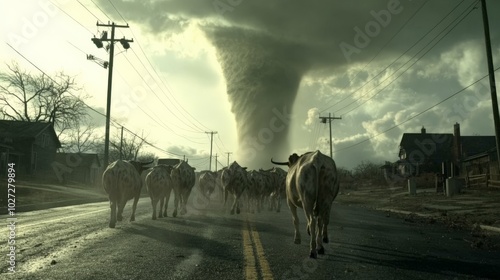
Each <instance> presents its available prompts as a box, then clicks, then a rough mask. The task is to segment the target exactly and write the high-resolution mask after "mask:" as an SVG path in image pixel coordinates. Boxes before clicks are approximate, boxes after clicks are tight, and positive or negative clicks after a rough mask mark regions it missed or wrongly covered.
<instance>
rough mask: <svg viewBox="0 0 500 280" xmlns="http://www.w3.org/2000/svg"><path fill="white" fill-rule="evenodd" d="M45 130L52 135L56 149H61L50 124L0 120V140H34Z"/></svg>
mask: <svg viewBox="0 0 500 280" xmlns="http://www.w3.org/2000/svg"><path fill="white" fill-rule="evenodd" d="M47 129H48V130H49V131H50V133H51V134H52V135H53V137H54V139H55V141H56V144H57V145H58V147H61V142H59V138H58V137H57V135H56V132H55V130H54V127H53V126H52V123H48V122H26V121H13V120H0V139H1V138H12V139H18V140H25V139H35V138H36V137H38V136H39V135H40V134H41V133H42V132H44V131H46V130H47Z"/></svg>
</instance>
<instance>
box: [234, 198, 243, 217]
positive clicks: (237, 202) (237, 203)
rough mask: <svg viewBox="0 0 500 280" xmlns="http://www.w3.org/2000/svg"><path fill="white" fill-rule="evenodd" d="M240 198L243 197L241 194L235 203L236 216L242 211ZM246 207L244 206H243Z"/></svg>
mask: <svg viewBox="0 0 500 280" xmlns="http://www.w3.org/2000/svg"><path fill="white" fill-rule="evenodd" d="M240 197H241V194H240V195H239V196H238V197H237V198H236V199H235V202H236V214H239V213H240V212H241V211H240V206H241V205H240V203H241V201H240ZM243 206H244V205H243Z"/></svg>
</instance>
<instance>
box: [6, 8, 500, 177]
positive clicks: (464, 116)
mask: <svg viewBox="0 0 500 280" xmlns="http://www.w3.org/2000/svg"><path fill="white" fill-rule="evenodd" d="M486 2H487V5H488V11H489V20H490V32H491V36H492V44H493V52H494V54H493V56H494V63H495V67H498V65H499V63H500V62H499V59H500V2H499V1H492V0H487V1H486ZM1 5H2V7H1V9H0V18H1V21H2V24H1V25H0V33H1V34H2V35H3V38H4V42H5V43H4V44H2V45H1V46H0V52H1V57H2V59H3V62H5V63H8V62H10V61H18V62H19V63H20V64H21V65H22V66H23V67H25V68H26V69H28V70H29V71H31V72H33V73H36V72H37V71H38V70H37V69H36V68H35V67H33V66H32V65H31V64H29V63H28V62H27V61H26V60H24V59H23V58H22V57H21V56H20V55H19V54H18V53H17V52H16V51H14V50H13V49H15V50H17V51H18V52H19V53H21V54H22V55H23V56H25V57H26V58H27V59H28V60H30V61H31V62H32V63H34V64H35V65H36V66H37V67H39V68H40V69H42V70H43V71H45V72H46V73H48V74H53V73H55V72H56V71H61V70H62V71H64V72H66V73H68V74H71V75H75V76H76V81H77V82H78V84H79V85H81V86H82V87H83V88H84V92H85V93H87V94H89V95H90V96H92V98H91V99H89V100H87V103H88V105H90V106H91V107H93V108H95V109H96V110H98V111H100V112H103V113H104V108H105V105H106V88H107V70H105V69H103V68H102V67H100V66H99V65H97V64H95V63H94V62H91V61H88V60H86V54H93V55H94V56H96V57H99V58H101V59H103V60H108V54H107V53H106V52H105V51H104V50H103V49H97V48H96V47H95V45H94V44H93V43H92V41H91V40H90V38H92V37H93V36H97V37H100V36H101V34H102V33H101V32H103V31H106V30H108V28H106V27H98V26H96V22H97V21H99V22H101V23H107V22H108V21H114V22H115V23H117V24H126V23H128V24H129V26H130V28H117V30H116V37H117V38H122V37H126V38H129V39H132V38H133V39H134V42H133V43H131V48H130V49H129V50H128V51H124V50H123V49H122V47H121V46H120V45H119V44H117V45H116V46H117V47H116V49H115V61H114V64H115V66H114V74H113V102H112V110H111V112H112V118H113V119H114V120H115V121H116V122H118V123H119V124H121V125H124V126H125V127H126V128H127V129H130V130H132V131H134V132H136V133H137V134H144V135H145V136H147V139H148V141H150V142H151V143H153V144H154V145H155V146H156V147H158V148H160V149H163V150H166V151H169V152H172V153H174V154H178V155H186V157H188V158H190V164H192V165H194V166H196V167H197V168H198V169H206V168H208V159H207V158H208V154H209V151H210V135H209V134H206V133H205V132H208V131H217V132H218V133H217V134H215V135H214V145H213V150H214V154H215V153H217V154H218V156H219V161H220V162H221V163H222V164H224V165H225V164H226V162H227V154H226V153H227V152H232V154H231V155H230V157H231V158H230V160H231V161H233V160H237V161H239V162H241V164H242V165H247V166H249V167H250V168H259V167H265V168H267V167H270V164H269V159H270V158H271V157H273V158H274V159H275V160H286V159H287V158H288V155H289V154H291V153H293V152H297V153H299V154H300V153H303V152H305V151H310V150H316V149H320V150H321V151H322V152H324V153H325V154H329V144H328V124H322V123H320V121H319V116H320V115H321V116H328V114H329V113H331V114H332V115H334V116H335V117H341V118H342V119H336V120H334V121H333V123H332V131H333V150H334V154H333V157H334V159H335V160H336V162H337V165H339V166H343V167H346V168H352V167H354V166H356V165H357V164H359V163H360V162H361V161H373V162H376V163H379V162H383V161H385V160H387V161H395V160H397V159H398V158H397V155H398V151H399V150H398V144H399V141H400V140H401V137H402V134H403V133H405V132H413V133H414V132H420V129H421V127H422V126H425V128H426V129H427V132H429V133H452V132H453V124H454V123H455V122H458V123H460V125H461V132H462V135H493V134H494V132H493V131H494V130H493V120H492V109H491V100H490V94H489V85H488V79H487V78H485V79H483V80H481V81H479V82H477V83H475V82H476V81H477V80H479V79H481V78H482V77H484V76H485V75H487V66H486V56H485V45H484V31H483V25H482V15H481V9H480V3H479V1H476V0H464V1H458V0H442V1H424V0H400V1H397V0H380V1H379V0H377V1H375V0H358V1H349V2H347V1H340V0H336V1H333V0H323V1H319V0H317V1H299V0H293V1H290V0H287V1H285V0H276V1H271V0H208V1H200V0H170V1H139V0H128V1H117V0H111V1H108V0H93V1H90V0H80V1H62V0H59V1H56V0H54V1H44V0H39V1H2V4H1ZM7 43H8V44H10V45H11V46H12V48H11V47H9V46H8V45H7ZM1 67H2V69H5V67H4V65H2V66H1ZM497 72H498V71H497ZM496 77H497V81H498V80H499V79H500V77H499V75H498V73H497V75H496ZM473 83H475V84H473ZM471 84H473V85H472V86H471ZM497 84H498V83H497ZM464 88H467V89H465V90H463V89H464ZM456 93H458V94H456ZM454 94H456V95H454ZM452 95H454V96H453V97H451V98H450V99H448V100H447V101H445V102H443V103H440V102H441V101H443V100H445V99H446V98H448V97H450V96H452ZM438 103H440V104H438ZM435 105H436V106H435ZM433 106H435V107H433ZM429 108H431V109H430V110H427V109H429ZM426 110H427V111H426ZM96 121H97V122H99V123H100V124H101V125H103V124H104V118H103V117H100V116H98V115H97V116H96ZM395 126H396V127H395ZM392 127H395V128H393V129H391V130H389V131H387V130H388V129H390V128H392ZM117 131H118V129H117V128H112V133H117ZM386 131H387V132H386ZM102 132H104V126H102ZM384 132H385V133H384ZM148 150H150V151H152V152H155V153H156V154H157V155H158V156H159V157H162V158H164V157H173V156H172V155H168V154H166V153H164V152H162V151H160V150H157V149H154V148H152V147H149V148H148ZM214 165H215V163H213V164H212V169H213V168H214ZM219 166H220V164H219Z"/></svg>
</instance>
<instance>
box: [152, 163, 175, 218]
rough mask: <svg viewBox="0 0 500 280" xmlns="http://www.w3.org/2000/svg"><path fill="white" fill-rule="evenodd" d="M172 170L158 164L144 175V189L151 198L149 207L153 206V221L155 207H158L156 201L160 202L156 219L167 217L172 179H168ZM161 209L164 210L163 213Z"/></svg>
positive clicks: (170, 167)
mask: <svg viewBox="0 0 500 280" xmlns="http://www.w3.org/2000/svg"><path fill="white" fill-rule="evenodd" d="M172 168H173V167H172V166H170V165H165V164H159V165H157V166H155V167H154V168H152V169H151V171H150V172H149V173H148V174H147V175H146V188H147V190H148V194H149V197H150V198H151V205H152V206H153V220H156V205H158V201H159V202H160V212H159V214H158V217H159V218H162V217H163V216H165V217H166V216H167V205H168V201H169V199H170V193H171V192H172V179H171V178H170V172H171V171H172ZM165 200H166V202H165ZM164 205H165V208H164ZM163 209H165V210H164V212H163Z"/></svg>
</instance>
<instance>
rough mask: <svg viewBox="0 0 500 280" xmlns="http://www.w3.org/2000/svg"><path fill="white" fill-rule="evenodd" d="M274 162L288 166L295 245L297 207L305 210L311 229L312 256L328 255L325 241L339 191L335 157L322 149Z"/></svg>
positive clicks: (288, 188)
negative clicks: (321, 150) (325, 153)
mask: <svg viewBox="0 0 500 280" xmlns="http://www.w3.org/2000/svg"><path fill="white" fill-rule="evenodd" d="M271 162H272V163H274V164H278V165H288V167H289V169H288V174H287V176H286V197H287V204H288V207H289V208H290V211H291V212H292V218H293V225H294V227H295V239H294V242H295V244H300V232H299V219H298V216H297V207H300V208H302V209H304V213H305V216H306V219H307V232H308V234H309V235H310V236H311V242H310V249H311V251H310V255H309V256H310V257H311V258H317V255H318V254H324V253H325V249H324V247H323V242H324V243H328V241H329V240H328V230H327V227H328V222H329V220H330V209H331V207H332V203H333V200H334V199H335V197H336V196H337V193H338V191H339V179H338V175H337V168H336V166H335V162H334V161H333V159H332V158H330V157H328V156H326V155H323V154H322V153H321V152H320V151H315V152H309V153H305V154H303V155H301V156H298V155H297V154H293V155H291V156H290V157H289V158H288V162H275V161H273V160H272V159H271Z"/></svg>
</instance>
